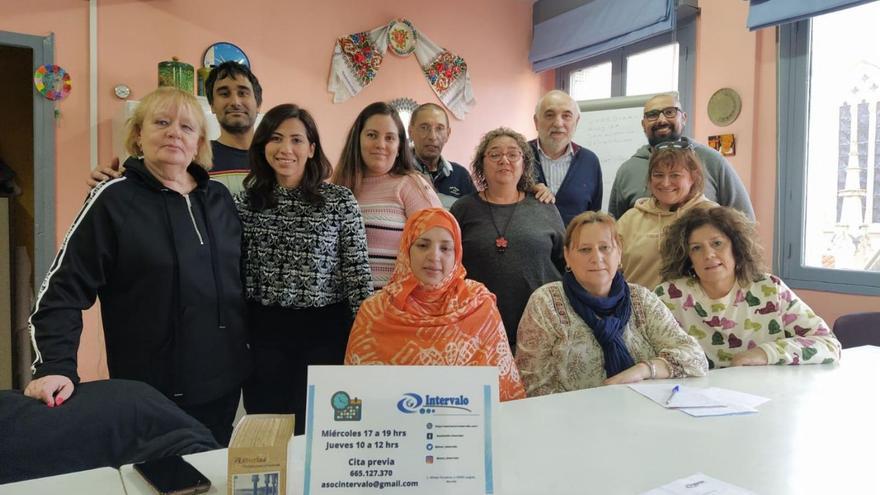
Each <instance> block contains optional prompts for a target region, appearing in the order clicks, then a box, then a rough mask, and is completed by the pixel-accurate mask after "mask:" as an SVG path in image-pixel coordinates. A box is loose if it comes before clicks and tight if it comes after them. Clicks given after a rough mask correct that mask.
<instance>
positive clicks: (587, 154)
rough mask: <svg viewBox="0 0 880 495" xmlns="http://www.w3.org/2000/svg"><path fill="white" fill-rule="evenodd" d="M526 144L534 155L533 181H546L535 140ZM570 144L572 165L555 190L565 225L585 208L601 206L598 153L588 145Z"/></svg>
mask: <svg viewBox="0 0 880 495" xmlns="http://www.w3.org/2000/svg"><path fill="white" fill-rule="evenodd" d="M529 145H531V147H532V153H534V155H535V181H536V182H540V183H541V184H547V179H545V178H544V167H542V166H541V152H540V151H539V150H538V140H537V139H535V140H532V141H529ZM571 148H572V151H573V152H574V156H573V157H572V158H571V167H569V169H568V173H566V174H565V178H564V179H563V180H562V185H560V186H559V191H556V208H557V209H558V210H559V214H560V215H562V221H563V223H565V225H566V226H568V223H569V222H571V219H572V218H574V217H576V216H577V215H579V214H581V213H583V212H585V211H587V210H590V211H599V210H600V209H601V208H602V169H601V168H599V157H597V156H596V154H595V153H593V152H592V151H590V150H588V149H587V148H584V147H581V146H578V145H576V144H574V143H571Z"/></svg>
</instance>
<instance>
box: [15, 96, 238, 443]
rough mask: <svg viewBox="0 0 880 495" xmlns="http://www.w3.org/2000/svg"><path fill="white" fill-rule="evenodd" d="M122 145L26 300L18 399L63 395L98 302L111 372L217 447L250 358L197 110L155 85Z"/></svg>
mask: <svg viewBox="0 0 880 495" xmlns="http://www.w3.org/2000/svg"><path fill="white" fill-rule="evenodd" d="M125 145H126V150H127V151H128V152H129V153H130V154H131V157H130V158H129V159H128V160H126V162H125V168H126V171H125V174H124V175H123V177H121V178H118V179H113V180H110V181H107V182H105V183H103V184H101V185H99V186H98V187H96V188H95V189H94V190H93V191H92V192H91V193H90V194H89V197H88V198H87V199H86V202H85V205H84V206H83V208H82V210H80V213H79V214H78V215H77V217H76V219H75V220H74V223H73V225H72V226H71V228H70V230H69V231H68V232H67V235H66V236H65V238H64V241H63V243H62V245H61V249H60V250H59V252H58V254H57V256H56V257H55V261H54V262H53V263H52V266H51V267H50V270H49V273H48V274H47V275H46V280H45V281H44V282H43V285H42V287H41V289H40V292H39V294H38V295H37V301H36V304H35V309H34V313H33V314H32V315H31V318H30V322H29V323H30V330H31V336H32V340H33V344H34V351H35V355H36V360H35V361H34V378H35V379H34V381H32V382H31V383H30V384H29V385H28V387H27V389H26V390H25V394H27V395H28V396H30V397H34V398H37V399H39V400H41V401H43V402H45V403H46V404H47V405H49V406H50V407H55V406H60V405H61V404H62V403H63V402H64V401H65V400H67V399H68V398H69V397H70V396H71V394H72V393H73V391H74V387H75V385H76V384H78V382H79V377H78V376H77V371H76V370H77V359H76V358H77V347H78V343H79V338H80V334H81V333H82V311H83V310H85V309H87V308H89V307H91V306H92V304H94V302H95V298H96V297H99V298H100V299H101V315H102V319H103V324H104V341H105V345H106V348H107V367H108V370H109V372H110V377H111V378H127V379H132V380H139V381H143V382H146V383H148V384H150V385H152V386H153V387H155V388H157V389H158V390H159V391H160V392H162V393H164V394H165V395H166V396H168V397H169V398H171V399H172V400H174V402H175V403H177V404H178V405H179V406H180V407H181V408H182V409H183V410H184V411H186V412H187V413H188V414H190V415H191V416H193V417H195V418H196V419H198V420H199V421H201V422H202V423H203V424H204V425H205V426H207V427H208V428H209V429H210V430H211V432H212V433H213V434H214V437H215V438H216V439H217V441H218V442H220V443H221V444H225V443H226V442H228V440H229V435H230V434H231V432H232V420H233V419H234V417H235V412H236V408H237V406H238V401H239V395H240V385H241V383H242V382H243V381H244V379H245V377H246V376H247V374H248V373H249V372H250V364H251V359H250V352H249V349H248V338H247V331H246V324H245V308H244V296H243V290H242V281H241V265H240V260H241V242H240V239H241V234H242V231H241V224H240V223H239V220H238V215H237V214H236V211H235V205H234V204H233V202H232V197H231V196H230V195H229V191H228V190H227V189H226V188H225V187H224V186H223V185H221V184H219V183H216V182H212V181H210V180H209V177H208V173H207V168H209V166H210V163H211V148H210V145H209V143H208V140H207V137H206V126H205V116H204V112H203V111H202V108H201V106H200V105H199V103H198V101H197V100H196V99H195V97H194V96H193V95H192V94H188V93H185V92H183V91H180V90H178V89H173V88H160V89H158V90H156V91H154V92H152V93H150V94H149V95H147V96H146V97H144V99H143V100H141V102H140V104H139V105H138V106H137V108H136V109H135V111H134V114H133V116H132V117H131V119H130V121H129V122H128V126H127V137H126V139H125Z"/></svg>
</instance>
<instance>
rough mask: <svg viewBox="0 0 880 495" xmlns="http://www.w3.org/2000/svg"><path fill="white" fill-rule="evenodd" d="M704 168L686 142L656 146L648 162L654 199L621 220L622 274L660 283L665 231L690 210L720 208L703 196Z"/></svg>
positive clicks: (643, 283) (642, 282)
mask: <svg viewBox="0 0 880 495" xmlns="http://www.w3.org/2000/svg"><path fill="white" fill-rule="evenodd" d="M703 181H704V179H703V165H702V164H701V163H700V159H699V158H698V157H697V155H696V153H695V152H694V150H693V145H692V144H691V143H690V142H687V141H665V142H662V143H659V144H657V145H656V146H655V147H654V151H653V152H652V153H651V159H650V161H649V162H648V190H649V191H650V193H651V196H649V197H647V198H642V199H639V200H638V201H636V204H635V206H634V207H633V208H631V209H630V210H628V211H627V212H626V213H624V214H623V216H622V217H621V218H620V219H619V220H618V222H617V226H618V229H619V230H620V237H621V238H622V239H623V260H622V261H623V274H624V275H625V276H626V279H627V280H628V281H629V282H631V283H634V284H639V285H641V286H644V287H647V288H649V289H652V288H654V287H655V286H656V285H657V284H658V283H660V262H661V259H660V254H659V252H660V243H661V242H662V240H663V230H664V229H665V228H666V227H667V226H669V225H670V224H671V223H672V222H674V221H675V220H676V219H677V218H679V217H680V216H681V215H682V214H683V213H684V212H686V211H688V210H690V209H691V208H708V207H711V206H717V204H716V203H715V202H713V201H711V200H709V199H707V198H706V196H704V195H703Z"/></svg>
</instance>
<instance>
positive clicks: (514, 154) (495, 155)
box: [483, 150, 523, 162]
mask: <svg viewBox="0 0 880 495" xmlns="http://www.w3.org/2000/svg"><path fill="white" fill-rule="evenodd" d="M483 156H485V157H486V159H487V160H489V161H492V162H500V161H501V159H502V158H503V157H505V156H506V157H507V160H508V161H510V162H516V161H519V160H521V159H522V157H523V152H522V150H510V151H507V152H504V153H502V152H500V151H490V152H489V153H486V154H485V155H483Z"/></svg>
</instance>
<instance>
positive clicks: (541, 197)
mask: <svg viewBox="0 0 880 495" xmlns="http://www.w3.org/2000/svg"><path fill="white" fill-rule="evenodd" d="M532 192H533V193H534V194H535V199H537V200H538V201H540V202H542V203H545V204H555V203H556V196H554V195H553V193H552V192H550V188H549V187H547V186H546V185H545V184H541V183H538V184H535V187H534V188H533V189H532Z"/></svg>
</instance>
